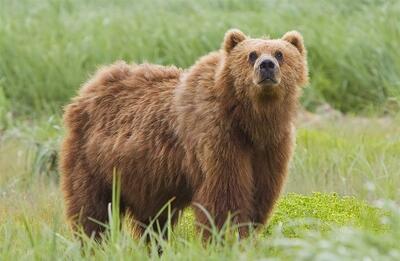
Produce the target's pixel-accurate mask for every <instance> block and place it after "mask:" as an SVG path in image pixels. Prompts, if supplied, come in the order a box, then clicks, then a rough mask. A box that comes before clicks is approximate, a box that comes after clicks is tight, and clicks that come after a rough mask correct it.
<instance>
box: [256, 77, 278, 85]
mask: <svg viewBox="0 0 400 261" xmlns="http://www.w3.org/2000/svg"><path fill="white" fill-rule="evenodd" d="M277 83H278V81H277V80H276V79H275V78H272V77H265V78H263V79H261V81H259V82H258V84H262V85H275V84H277Z"/></svg>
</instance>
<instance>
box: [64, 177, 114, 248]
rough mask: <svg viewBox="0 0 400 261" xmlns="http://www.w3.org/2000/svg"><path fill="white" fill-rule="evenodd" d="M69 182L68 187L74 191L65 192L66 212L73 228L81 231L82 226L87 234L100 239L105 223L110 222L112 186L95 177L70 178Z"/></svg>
mask: <svg viewBox="0 0 400 261" xmlns="http://www.w3.org/2000/svg"><path fill="white" fill-rule="evenodd" d="M78 177H79V175H78ZM80 177H82V176H80ZM69 182H70V184H68V185H69V186H68V187H70V188H71V190H72V191H69V193H65V194H66V195H65V199H66V212H67V217H68V219H69V220H70V221H71V223H72V226H73V229H74V230H75V231H76V232H79V231H80V229H81V228H82V229H83V232H84V233H85V234H86V235H87V236H89V237H91V236H94V238H95V239H96V240H100V239H101V235H102V233H103V232H104V231H105V225H107V224H108V204H109V203H110V202H111V200H112V192H111V188H109V187H108V186H106V185H105V184H102V182H101V181H98V180H96V179H94V178H93V179H79V180H73V179H70V180H69ZM65 183H68V182H65ZM64 187H67V186H64ZM64 190H65V189H64Z"/></svg>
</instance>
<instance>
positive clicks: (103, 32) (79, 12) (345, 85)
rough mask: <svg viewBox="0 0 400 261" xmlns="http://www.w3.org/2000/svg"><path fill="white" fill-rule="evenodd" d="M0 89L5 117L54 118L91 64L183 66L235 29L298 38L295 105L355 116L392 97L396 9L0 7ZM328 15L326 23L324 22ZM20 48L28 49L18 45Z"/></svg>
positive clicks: (308, 1)
mask: <svg viewBox="0 0 400 261" xmlns="http://www.w3.org/2000/svg"><path fill="white" fill-rule="evenodd" d="M0 5H1V6H2V8H1V9H0V35H1V36H2V37H1V38H0V55H1V60H0V86H2V87H3V90H4V92H5V97H6V98H7V100H8V101H9V104H10V106H11V108H9V109H11V110H12V111H13V112H14V114H16V115H20V114H32V112H39V113H40V112H48V111H55V112H57V113H59V112H60V108H61V106H62V105H63V104H65V103H66V102H67V101H68V100H69V98H70V97H71V96H72V95H73V94H74V93H75V91H76V90H77V88H78V87H79V86H80V84H81V83H82V82H84V81H85V80H86V78H87V77H88V74H89V73H92V72H93V71H94V70H95V68H96V67H97V66H98V65H100V64H108V63H111V62H113V61H115V60H117V59H125V60H127V61H134V62H143V61H149V62H152V63H160V64H176V65H178V66H181V67H187V66H189V65H191V64H193V63H194V61H195V60H196V59H197V58H198V57H199V56H201V55H204V54H206V53H208V52H210V51H212V50H216V49H217V48H219V46H220V43H221V41H222V38H223V34H224V32H225V31H226V30H227V29H228V28H231V27H237V28H240V29H242V30H243V31H245V32H247V33H249V34H250V35H252V36H260V35H270V36H271V37H280V36H282V35H283V33H285V32H286V31H288V30H293V29H296V30H299V31H301V32H302V33H303V34H304V37H305V41H306V45H307V47H308V51H309V52H308V53H309V65H310V73H311V84H310V88H306V92H305V96H304V97H303V104H304V105H305V106H306V107H307V108H309V109H313V108H315V107H316V106H318V104H320V103H321V102H329V103H331V104H333V105H334V106H335V107H336V108H339V109H340V110H343V111H346V112H347V111H352V112H360V111H365V110H368V109H369V108H371V107H372V108H373V110H375V111H379V110H380V109H379V108H380V107H379V106H380V105H382V104H384V103H385V101H386V100H387V99H388V98H392V99H393V100H397V101H399V97H400V91H399V90H400V76H399V73H398V72H399V71H400V59H399V58H400V50H399V48H398V47H397V43H398V42H399V41H400V31H399V30H400V29H399V26H397V20H398V13H399V12H400V2H399V1H395V0H389V1H378V0H376V1H375V0H371V1H365V0H357V1H352V2H351V3H349V1H344V0H340V1H335V2H331V1H313V0H305V1H301V2H297V1H288V0H285V1H262V0H250V1H240V0H228V1H222V0H218V1H211V0H203V1H194V0H191V1H183V0H178V1H161V0H151V1H128V0H119V1H113V2H110V1H104V0H101V1H93V0H89V1H84V2H83V1H78V0H69V1H52V0H40V1H32V0H21V1H10V0H1V1H0ZM327 14H329V15H327ZM27 43H29V44H27Z"/></svg>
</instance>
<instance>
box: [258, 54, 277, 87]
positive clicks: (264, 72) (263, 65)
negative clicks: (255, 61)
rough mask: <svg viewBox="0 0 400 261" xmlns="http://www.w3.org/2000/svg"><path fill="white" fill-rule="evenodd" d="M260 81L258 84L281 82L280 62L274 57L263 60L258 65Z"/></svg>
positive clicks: (270, 84)
mask: <svg viewBox="0 0 400 261" xmlns="http://www.w3.org/2000/svg"><path fill="white" fill-rule="evenodd" d="M258 70H259V82H258V84H262V85H268V86H273V85H276V84H279V82H280V77H279V63H278V62H277V61H276V60H275V59H272V58H265V59H263V60H261V62H260V64H259V65H258Z"/></svg>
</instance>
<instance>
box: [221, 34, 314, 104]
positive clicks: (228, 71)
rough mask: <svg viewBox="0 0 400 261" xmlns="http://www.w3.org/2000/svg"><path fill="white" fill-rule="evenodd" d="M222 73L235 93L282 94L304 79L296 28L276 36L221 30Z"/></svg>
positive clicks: (304, 62) (303, 60) (303, 56)
mask: <svg viewBox="0 0 400 261" xmlns="http://www.w3.org/2000/svg"><path fill="white" fill-rule="evenodd" d="M222 49H223V52H224V69H223V71H224V73H223V74H224V75H225V76H227V77H229V79H230V81H231V83H232V84H233V85H234V87H235V93H236V95H237V96H239V97H240V96H242V97H243V96H245V97H249V96H250V97H252V98H265V97H269V98H273V97H285V96H286V94H290V93H297V92H298V89H299V87H300V86H303V85H305V84H306V83H307V81H308V69H307V59H306V49H305V47H304V43H303V37H302V36H301V34H300V33H298V32H296V31H291V32H287V33H286V34H284V35H283V37H282V38H280V39H256V38H249V37H247V36H246V35H245V34H244V33H242V32H241V31H239V30H237V29H231V30H229V31H228V32H227V33H226V34H225V39H224V42H223V45H222Z"/></svg>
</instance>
